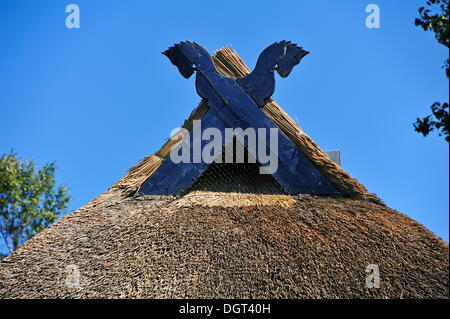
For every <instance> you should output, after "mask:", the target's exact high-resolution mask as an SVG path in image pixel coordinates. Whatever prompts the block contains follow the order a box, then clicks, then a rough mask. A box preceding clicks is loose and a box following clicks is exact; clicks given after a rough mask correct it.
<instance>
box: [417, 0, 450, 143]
mask: <svg viewBox="0 0 450 319" xmlns="http://www.w3.org/2000/svg"><path fill="white" fill-rule="evenodd" d="M427 6H428V7H427V8H425V7H421V8H420V9H419V14H420V18H416V20H415V25H416V26H421V27H422V28H423V29H424V30H425V31H428V30H430V31H432V32H434V34H435V37H436V40H437V41H438V42H439V43H440V44H443V45H445V46H446V47H447V48H448V47H449V46H448V45H449V23H448V19H449V13H450V12H449V9H448V0H429V1H427ZM443 68H444V69H445V74H446V75H447V78H448V77H449V73H450V71H449V59H448V58H447V60H446V61H445V64H444V66H443ZM431 113H432V114H431V115H428V116H426V117H424V118H422V119H420V118H417V120H416V122H415V123H414V129H415V130H416V131H417V132H419V133H422V134H423V135H424V136H427V135H428V134H429V133H430V132H431V131H433V130H434V129H436V130H437V131H439V136H445V140H446V141H447V142H448V141H449V136H448V103H442V104H441V103H440V102H435V103H433V105H432V106H431Z"/></svg>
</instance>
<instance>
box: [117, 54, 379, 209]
mask: <svg viewBox="0 0 450 319" xmlns="http://www.w3.org/2000/svg"><path fill="white" fill-rule="evenodd" d="M212 58H213V61H214V64H215V66H216V69H217V70H218V71H219V72H220V73H222V74H223V75H225V76H228V77H233V78H238V77H243V76H245V75H247V74H249V73H250V69H249V68H248V67H247V65H246V64H245V63H244V62H243V61H242V59H241V58H240V57H239V55H238V54H237V53H236V51H235V50H233V49H231V48H230V47H228V46H225V47H223V48H221V49H219V50H217V51H215V54H214V56H213V57H212ZM208 110H209V106H208V104H207V102H206V101H205V100H202V101H201V102H200V104H199V105H198V107H197V108H195V109H194V110H193V112H192V113H191V114H190V116H189V118H188V119H187V120H186V121H185V122H184V124H183V128H185V129H187V131H190V129H191V128H192V124H193V121H194V120H196V119H201V118H202V117H203V115H204V114H206V113H207V112H208ZM262 110H263V112H264V113H265V114H266V116H267V117H268V118H269V119H270V120H272V122H274V124H275V125H276V126H277V127H278V128H279V129H280V130H281V131H282V132H283V133H284V134H285V135H286V136H287V137H288V139H289V140H291V141H292V142H293V143H294V144H295V145H296V146H297V147H298V148H300V150H301V151H302V152H303V154H304V155H305V156H306V157H307V158H308V159H309V160H310V161H311V162H312V163H313V165H314V166H315V167H316V168H317V169H318V170H319V171H320V172H321V173H322V174H323V175H324V176H325V177H326V178H327V179H328V180H329V181H330V182H331V183H332V184H333V185H334V186H335V188H336V189H337V190H339V192H341V194H342V195H344V196H346V197H351V198H360V199H366V200H369V201H372V202H376V203H378V204H383V205H384V203H383V202H382V201H381V200H380V199H379V198H378V197H377V196H376V195H375V194H373V193H369V192H368V191H367V189H366V188H365V187H364V185H362V184H361V183H360V182H359V181H358V180H356V179H355V178H353V177H352V176H351V175H350V174H349V173H348V172H347V171H345V170H344V169H342V168H341V167H340V166H338V165H337V164H336V163H335V162H333V161H332V160H331V159H330V158H329V157H328V156H327V155H326V154H325V153H324V152H323V151H322V149H321V148H320V147H319V146H318V145H317V144H316V143H315V142H314V141H313V140H312V138H311V137H309V136H308V135H307V134H306V133H305V132H304V131H303V130H302V129H301V128H300V127H299V126H298V125H297V124H296V123H295V121H294V120H293V119H292V118H291V117H290V116H289V115H288V114H287V113H286V112H284V111H283V109H282V108H281V107H280V106H279V105H278V104H277V103H276V102H275V101H274V100H270V101H268V102H267V103H265V104H264V106H263V107H262ZM182 138H183V131H180V132H179V133H177V134H175V135H174V136H172V137H171V138H170V139H169V140H168V141H167V142H166V143H165V144H164V145H163V146H162V147H161V148H160V149H159V150H158V152H156V153H155V154H153V155H150V156H147V157H145V158H144V159H143V160H142V161H141V162H139V163H138V164H136V165H135V166H133V167H132V168H130V169H129V170H128V173H127V174H126V175H125V176H124V177H123V178H122V179H121V180H119V181H118V182H117V183H115V184H114V185H113V186H112V187H111V188H112V189H115V188H118V189H121V192H122V193H123V194H133V193H135V192H136V191H137V190H138V189H139V187H140V186H141V184H142V183H143V182H144V181H145V180H147V179H148V178H149V177H150V176H151V175H152V174H153V173H154V172H155V171H156V170H157V169H158V168H159V167H160V166H161V164H162V163H163V161H164V160H165V159H166V158H167V157H168V156H169V154H170V150H171V149H172V148H173V147H174V146H176V145H177V143H179V141H181V139H182ZM124 190H127V191H124Z"/></svg>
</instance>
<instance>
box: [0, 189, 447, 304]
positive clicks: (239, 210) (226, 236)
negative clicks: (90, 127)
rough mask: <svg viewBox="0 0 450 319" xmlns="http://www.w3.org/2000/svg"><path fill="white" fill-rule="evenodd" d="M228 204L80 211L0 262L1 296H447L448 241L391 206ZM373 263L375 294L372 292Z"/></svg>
mask: <svg viewBox="0 0 450 319" xmlns="http://www.w3.org/2000/svg"><path fill="white" fill-rule="evenodd" d="M222 196H224V194H209V195H207V196H205V197H200V196H197V198H194V196H191V197H186V196H185V197H182V198H178V199H174V198H173V197H172V196H165V197H164V196H159V197H155V196H141V197H133V198H128V199H124V200H122V201H120V202H119V203H116V204H113V205H108V206H107V207H104V208H91V209H88V210H86V209H83V210H78V211H77V212H74V213H72V214H70V215H68V216H66V217H64V218H63V219H61V220H59V221H58V222H56V223H55V224H53V225H52V226H50V227H49V228H47V229H45V230H44V231H43V232H41V233H39V234H38V235H37V236H35V237H33V238H32V239H30V240H29V241H27V242H26V243H25V244H24V245H23V246H22V247H20V248H19V249H18V250H17V251H16V252H14V253H13V254H12V255H10V256H9V257H7V258H6V259H5V260H3V261H2V262H0V298H446V299H447V298H448V297H449V286H448V280H449V272H448V265H449V264H448V258H449V250H448V244H446V243H444V242H443V241H442V240H441V239H439V238H438V237H436V236H435V235H433V234H432V233H431V232H430V231H428V230H427V229H426V228H424V227H423V226H422V225H420V224H418V223H417V222H415V221H413V220H412V219H410V218H409V217H407V216H405V215H403V214H400V213H398V212H396V211H394V210H392V209H390V208H387V207H383V206H380V205H377V204H374V203H370V202H368V201H365V200H360V199H348V198H332V197H318V196H309V195H302V196H290V202H291V203H290V205H288V206H285V205H275V204H274V203H273V201H265V203H266V204H267V205H265V204H264V203H262V202H261V201H258V202H257V203H255V205H253V206H251V205H250V206H248V205H247V204H248V202H249V201H252V200H254V198H255V196H254V195H242V194H239V195H236V196H238V198H237V199H236V200H237V201H239V202H241V203H242V204H243V205H239V206H230V205H225V206H221V205H219V206H215V205H214V203H213V202H212V201H214V199H218V200H219V201H220V198H221V197H222ZM233 196H234V195H233V194H227V195H226V196H224V197H223V198H228V199H229V200H234V199H233ZM246 197H247V199H246ZM189 200H191V201H192V202H191V203H190V202H189ZM370 264H376V265H377V266H378V267H379V271H380V287H379V288H372V289H368V288H367V286H366V278H367V276H368V275H369V274H368V273H367V272H366V267H367V266H368V265H370ZM69 265H75V266H76V267H77V268H78V270H79V275H80V277H79V287H73V286H72V287H71V286H67V279H68V276H69V275H71V273H70V272H68V270H67V267H68V266H69ZM69 282H70V281H69Z"/></svg>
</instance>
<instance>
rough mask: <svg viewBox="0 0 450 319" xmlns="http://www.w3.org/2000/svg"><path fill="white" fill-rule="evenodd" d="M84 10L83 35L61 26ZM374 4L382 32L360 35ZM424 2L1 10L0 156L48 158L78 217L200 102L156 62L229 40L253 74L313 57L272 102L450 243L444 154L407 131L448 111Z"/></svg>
mask: <svg viewBox="0 0 450 319" xmlns="http://www.w3.org/2000/svg"><path fill="white" fill-rule="evenodd" d="M70 3H76V4H78V5H79V7H80V11H81V12H80V13H81V28H80V29H67V28H66V27H65V19H66V15H67V14H66V13H65V7H66V6H67V5H68V4H70ZM370 3H376V4H378V5H379V7H380V10H381V12H380V13H381V28H380V29H368V28H366V26H365V19H366V16H367V13H366V12H365V7H366V6H367V5H368V4H370ZM424 3H425V0H420V1H415V0H414V1H412V0H408V1H390V0H389V1H387V0H386V1H378V0H377V1H375V0H369V1H357V0H355V1H339V2H338V1H284V2H283V4H281V3H279V2H274V1H226V2H224V1H218V2H213V1H147V0H146V1H144V0H142V1H137V0H128V1H125V0H122V1H111V0H108V1H106V0H105V1H100V0H97V1H92V0H90V1H87V0H80V1H74V0H73V1H62V0H58V1H31V0H30V1H24V0H20V1H18V0H1V1H0V75H1V76H0V120H1V125H0V153H5V152H9V150H10V149H11V148H14V149H15V151H17V152H18V153H19V155H20V156H21V157H22V158H25V157H27V156H30V157H35V158H36V160H37V162H38V163H39V164H43V163H45V162H48V161H56V164H57V166H58V171H57V179H58V182H60V183H64V184H66V185H67V186H68V187H69V188H70V192H71V195H72V196H73V201H72V203H71V207H70V208H71V209H72V210H76V209H78V208H79V207H81V206H82V205H84V204H85V203H87V202H88V201H89V200H91V199H92V198H94V197H95V196H97V195H98V194H100V193H102V192H104V191H105V190H106V189H107V188H108V187H109V186H110V185H112V184H113V183H114V182H116V181H117V180H119V179H120V178H121V177H122V176H123V175H124V173H125V171H126V170H127V169H128V168H129V167H131V166H133V165H134V164H135V163H136V162H137V161H138V160H140V159H142V158H143V157H144V156H146V155H149V154H152V153H154V152H155V151H156V150H158V148H159V147H160V146H161V145H162V143H164V142H165V140H166V139H167V137H168V135H169V133H170V131H171V130H172V129H173V128H175V127H177V126H180V124H181V123H182V121H183V120H184V119H185V118H186V117H187V116H188V115H189V113H190V112H191V110H192V109H193V108H194V107H195V106H196V105H197V104H198V102H199V97H198V96H197V94H196V92H195V88H194V80H193V78H191V79H189V80H185V79H183V78H182V77H181V75H180V74H179V73H178V71H177V70H176V68H175V67H174V66H172V65H171V64H170V62H169V60H168V59H167V58H166V57H164V56H163V55H161V53H160V52H161V51H163V50H165V49H166V48H168V47H169V46H171V45H172V44H173V43H175V42H178V41H180V40H187V39H189V40H193V41H196V42H198V43H200V44H202V45H203V46H204V47H205V48H207V49H208V50H209V51H210V52H213V50H215V49H218V48H220V47H222V46H224V45H227V44H231V45H232V46H233V47H234V48H235V49H236V50H237V51H238V53H239V54H240V55H241V57H242V58H243V59H244V61H246V62H247V64H248V65H249V66H250V67H251V68H252V67H253V66H254V65H255V62H256V59H257V57H258V55H259V53H260V52H261V50H262V49H264V48H265V47H266V46H267V45H269V44H271V43H273V42H274V41H278V40H283V39H286V40H292V41H294V42H296V43H298V44H300V45H302V46H303V47H304V48H305V49H306V50H309V51H310V52H311V54H310V55H308V56H307V57H305V59H304V60H303V61H302V62H301V64H300V65H299V66H297V67H296V68H294V70H293V72H292V73H291V75H290V76H289V77H288V78H286V79H281V78H279V77H278V78H277V80H276V82H277V88H276V91H275V94H274V98H275V99H276V100H277V102H278V103H279V104H280V105H281V106H282V107H283V108H284V109H285V110H286V111H287V112H288V113H289V114H290V115H291V116H292V117H293V118H294V119H296V120H298V121H299V122H300V124H301V127H302V128H303V129H304V130H305V132H306V133H307V134H309V135H310V136H311V137H312V138H313V139H314V140H315V141H316V142H317V143H318V144H319V145H320V146H321V147H322V148H323V149H325V150H331V149H339V150H341V151H342V166H343V168H344V169H346V170H348V171H349V172H350V173H351V174H352V175H353V176H354V177H356V178H357V179H358V180H359V181H361V182H362V183H363V184H364V185H366V187H367V188H368V189H369V191H371V192H374V193H377V194H378V195H379V197H381V198H382V199H383V200H384V201H385V202H386V203H387V204H388V205H389V206H390V207H392V208H394V209H397V210H399V211H401V212H402V213H404V214H407V215H408V216H410V217H411V218H413V219H415V220H417V221H419V222H420V223H422V224H423V225H425V226H426V227H428V228H429V229H430V230H431V231H433V232H434V233H435V234H437V235H438V236H440V237H442V238H443V239H444V240H446V241H447V242H448V238H449V195H448V192H449V180H448V178H449V146H448V143H446V142H445V141H444V140H443V139H442V138H439V137H437V136H436V134H433V135H432V136H430V137H427V138H424V137H422V136H421V135H419V134H417V133H416V132H414V130H413V127H412V123H413V122H414V120H415V118H416V117H417V116H425V115H427V114H428V113H429V106H430V105H431V104H432V103H433V102H434V101H448V98H449V96H448V95H449V94H448V80H447V78H446V77H445V75H444V72H443V70H442V65H443V62H444V59H445V58H446V57H448V50H446V48H445V47H444V46H442V45H440V44H438V43H437V42H436V40H435V39H434V37H433V34H432V33H426V32H424V31H422V30H421V29H419V28H418V27H415V26H414V18H415V17H416V16H417V10H418V8H419V7H420V6H421V5H423V4H424Z"/></svg>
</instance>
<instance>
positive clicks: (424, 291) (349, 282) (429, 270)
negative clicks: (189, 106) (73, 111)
mask: <svg viewBox="0 0 450 319" xmlns="http://www.w3.org/2000/svg"><path fill="white" fill-rule="evenodd" d="M214 62H215V63H216V67H217V69H218V70H219V71H220V72H222V73H223V74H225V75H227V76H234V77H239V76H242V75H244V74H247V73H248V72H249V70H248V68H247V67H246V66H245V64H244V63H243V62H242V61H241V60H240V58H239V57H238V55H237V54H236V53H235V52H234V51H233V50H231V49H229V48H225V49H222V50H219V51H218V52H216V55H215V56H214ZM207 111H208V105H207V103H206V102H205V101H202V102H201V103H200V105H199V106H198V107H197V108H196V109H195V110H194V111H193V113H192V114H191V116H190V117H189V119H188V120H186V122H185V123H184V127H185V128H187V129H188V130H189V129H190V128H191V127H192V122H193V120H194V119H200V118H201V117H202V116H203V115H204V114H205V113H206V112H207ZM263 111H264V112H265V113H266V115H267V116H268V117H269V118H270V119H272V121H273V122H274V123H275V124H276V125H277V126H278V127H279V128H280V129H281V130H282V131H283V132H284V134H285V135H286V136H287V137H288V138H289V139H290V140H291V141H292V142H293V143H294V144H295V145H296V146H297V147H299V148H300V149H301V150H302V151H303V153H304V154H305V155H306V157H307V158H308V159H309V160H310V161H311V162H312V163H313V164H314V165H315V166H316V167H317V168H318V169H319V170H320V172H321V173H322V174H323V175H324V176H325V177H326V178H327V179H328V180H329V181H330V182H331V183H332V184H333V185H334V186H335V187H336V189H338V190H339V191H340V193H341V194H342V195H341V196H322V197H320V196H310V195H299V196H287V195H256V194H235V193H211V192H193V193H192V192H191V193H189V194H187V195H185V196H182V197H172V196H138V193H137V192H136V191H137V190H138V188H139V187H140V185H141V184H142V183H143V182H144V181H145V180H146V179H147V178H148V177H149V176H151V174H153V173H154V172H155V171H156V170H157V169H158V167H159V166H160V165H161V163H162V162H163V161H164V160H165V159H166V158H167V157H168V155H169V152H170V150H171V147H172V146H173V145H174V144H176V143H177V141H179V140H181V138H182V135H181V134H179V137H178V139H175V140H174V139H171V140H170V141H168V142H167V143H166V144H165V145H163V147H162V148H161V149H160V150H159V151H158V152H157V153H156V154H154V155H150V156H148V157H146V158H145V159H144V160H143V161H141V162H140V163H139V164H138V165H136V166H134V167H133V168H131V169H130V171H129V173H128V174H127V175H126V176H125V177H124V178H122V179H121V180H120V181H118V182H117V183H116V184H114V185H113V186H112V187H111V188H110V189H108V190H107V191H106V192H105V193H103V194H101V195H100V196H98V197H97V198H95V199H94V200H92V201H91V202H90V203H88V204H87V205H85V206H83V207H82V208H80V209H79V210H78V211H76V212H74V213H72V214H70V215H68V216H66V217H64V218H62V219H61V220H59V221H58V222H56V223H55V224H53V225H52V226H50V227H49V228H47V229H45V230H44V231H43V232H41V233H40V234H38V235H37V236H35V237H34V238H32V239H31V240H29V241H27V242H26V243H25V244H24V245H23V246H22V247H20V248H19V249H18V250H17V251H16V252H14V253H13V254H11V255H10V256H9V257H7V258H6V259H4V260H3V261H2V262H0V298H18V297H29V298H40V297H49V298H53V297H70V298H73V297H89V298H94V297H109V298H121V297H130V298H131V297H167V298H172V297H191V298H204V297H218V298H221V297H243V298H246V297H255V298H256V297H262V298H287V297H290V298H297V297H301V298H328V297H329V298H351V297H360V298H366V297H376V298H386V297H387V298H401V297H403V298H415V297H419V298H448V297H449V270H448V267H449V247H448V244H446V243H445V242H444V241H442V240H441V239H440V238H438V237H437V236H435V235H434V234H432V233H431V232H430V231H428V230H427V229H426V228H424V227H423V226H422V225H420V224H418V223H417V222H415V221H413V220H412V219H410V218H408V217H407V216H405V215H403V214H401V213H398V212H396V211H394V210H392V209H390V208H388V207H386V206H385V205H384V204H383V203H382V202H381V201H380V200H379V199H378V198H377V197H376V196H375V195H374V194H371V193H369V192H368V191H367V190H366V189H365V187H364V186H363V185H362V184H360V183H359V182H358V181H357V180H355V179H354V178H352V177H351V176H350V174H349V173H347V172H346V171H345V170H343V169H342V168H341V167H339V166H338V165H336V164H335V163H334V162H333V161H332V160H330V159H329V158H328V157H327V156H326V154H325V153H324V152H322V150H321V149H320V148H319V147H318V146H317V144H315V143H314V142H313V141H312V139H311V138H310V137H309V136H308V135H306V134H305V133H304V132H303V131H302V130H301V129H300V128H299V127H298V126H297V125H296V124H295V122H294V121H293V120H292V119H291V118H290V117H289V116H288V115H287V114H286V113H285V112H284V111H283V110H282V109H281V108H280V107H279V106H278V105H277V104H276V102H275V101H270V102H268V103H266V105H264V107H263ZM424 213H426V212H424ZM370 264H376V265H378V267H379V270H380V275H381V276H380V277H381V278H380V279H381V282H380V285H381V286H380V288H378V289H377V288H373V289H369V288H367V287H366V282H365V280H366V277H367V275H368V273H366V271H365V270H366V267H367V265H370ZM73 265H75V266H76V267H77V269H78V270H79V274H80V287H79V288H74V287H68V286H67V285H66V279H67V276H68V275H69V274H68V272H67V270H68V268H67V267H68V266H69V267H72V266H73Z"/></svg>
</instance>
